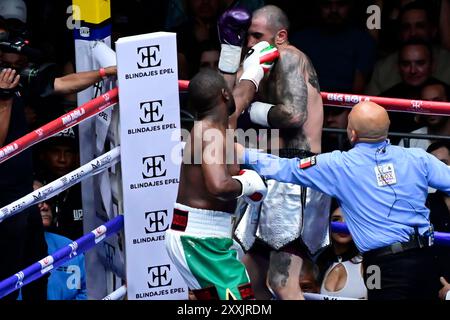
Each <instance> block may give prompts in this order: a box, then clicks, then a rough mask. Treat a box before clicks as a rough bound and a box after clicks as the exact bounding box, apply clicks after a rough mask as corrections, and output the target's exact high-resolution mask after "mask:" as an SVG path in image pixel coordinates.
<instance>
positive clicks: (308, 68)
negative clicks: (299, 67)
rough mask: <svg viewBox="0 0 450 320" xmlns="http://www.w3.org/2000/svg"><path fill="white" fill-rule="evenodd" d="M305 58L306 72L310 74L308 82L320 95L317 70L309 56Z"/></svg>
mask: <svg viewBox="0 0 450 320" xmlns="http://www.w3.org/2000/svg"><path fill="white" fill-rule="evenodd" d="M305 58H306V72H307V73H308V82H309V83H310V84H311V85H312V86H313V88H315V89H316V90H317V92H318V93H319V94H320V85H319V78H318V77H317V73H316V70H315V69H314V66H313V64H312V62H311V60H310V59H309V58H308V57H307V56H305Z"/></svg>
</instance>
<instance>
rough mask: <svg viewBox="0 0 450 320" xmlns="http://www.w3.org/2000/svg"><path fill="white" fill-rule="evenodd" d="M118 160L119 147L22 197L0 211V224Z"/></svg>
mask: <svg viewBox="0 0 450 320" xmlns="http://www.w3.org/2000/svg"><path fill="white" fill-rule="evenodd" d="M119 160H120V147H116V148H114V149H112V150H111V151H109V152H107V153H105V154H103V155H101V156H100V157H98V158H95V159H94V160H92V161H89V162H88V163H86V164H85V165H83V166H81V167H79V168H78V169H76V170H74V171H72V172H69V173H68V174H66V175H65V176H62V177H61V178H59V179H57V180H54V181H52V182H50V183H49V184H47V185H45V186H43V187H41V188H39V189H37V190H35V191H33V192H31V193H29V194H27V195H25V196H23V197H22V198H20V199H18V200H16V201H14V202H12V203H10V204H8V205H6V206H4V207H3V208H1V209H0V222H1V221H3V220H4V219H6V218H8V217H11V216H12V215H14V214H16V213H19V212H20V211H22V210H24V209H26V208H28V207H30V206H32V205H36V204H38V203H40V202H42V201H44V200H47V199H50V198H52V197H53V196H55V195H57V194H58V193H60V192H62V191H64V190H66V189H67V188H70V187H71V186H73V185H75V184H77V183H78V182H80V181H82V180H84V179H86V178H88V177H91V176H93V175H95V174H97V173H100V172H102V171H104V170H105V169H107V168H109V167H111V166H112V165H114V164H115V163H116V162H118V161H119Z"/></svg>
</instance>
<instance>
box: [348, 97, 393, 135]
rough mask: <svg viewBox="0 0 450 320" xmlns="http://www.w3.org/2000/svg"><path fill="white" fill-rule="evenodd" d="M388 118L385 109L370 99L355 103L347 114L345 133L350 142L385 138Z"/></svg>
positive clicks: (388, 123)
mask: <svg viewBox="0 0 450 320" xmlns="http://www.w3.org/2000/svg"><path fill="white" fill-rule="evenodd" d="M390 123H391V122H390V120H389V116H388V113H387V112H386V110H385V109H384V108H383V107H382V106H380V105H378V104H376V103H374V102H371V101H363V102H360V103H358V104H356V105H355V106H354V107H353V109H352V111H351V112H350V114H349V115H348V126H347V134H348V135H349V139H350V141H351V142H352V143H355V142H357V141H362V142H379V141H383V140H386V138H387V135H388V131H389V125H390Z"/></svg>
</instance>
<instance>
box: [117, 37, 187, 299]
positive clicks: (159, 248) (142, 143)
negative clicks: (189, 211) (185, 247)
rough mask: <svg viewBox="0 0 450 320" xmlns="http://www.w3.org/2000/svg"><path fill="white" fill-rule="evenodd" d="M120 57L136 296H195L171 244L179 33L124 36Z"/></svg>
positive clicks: (129, 249)
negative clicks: (168, 246) (168, 245)
mask: <svg viewBox="0 0 450 320" xmlns="http://www.w3.org/2000/svg"><path fill="white" fill-rule="evenodd" d="M116 52H117V66H118V81H119V84H120V90H119V101H121V108H120V110H119V112H120V141H121V167H122V189H123V205H124V215H125V250H126V270H127V291H128V299H129V300H150V299H158V300H166V299H187V288H186V285H185V283H184V281H183V280H182V278H181V276H180V275H179V273H178V271H177V270H176V268H175V266H174V265H173V264H172V263H171V261H170V259H169V257H168V255H167V252H166V249H165V244H164V233H165V231H166V230H167V229H168V228H169V226H170V223H171V221H172V211H173V204H174V202H175V200H176V196H177V191H178V179H179V173H180V164H181V156H180V155H181V147H180V145H181V144H180V134H181V132H180V105H179V104H180V102H179V91H178V71H177V49H176V38H175V33H167V32H156V33H150V34H143V35H137V36H132V37H126V38H121V39H119V40H118V41H117V42H116Z"/></svg>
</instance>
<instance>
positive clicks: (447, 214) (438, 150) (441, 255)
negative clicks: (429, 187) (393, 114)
mask: <svg viewBox="0 0 450 320" xmlns="http://www.w3.org/2000/svg"><path fill="white" fill-rule="evenodd" d="M427 152H429V153H431V154H432V155H434V156H435V157H436V158H438V159H439V160H441V161H442V162H443V163H445V164H446V165H449V164H450V142H449V141H448V140H440V141H438V142H434V143H432V144H431V145H430V146H429V147H428V149H427ZM427 207H428V208H429V209H430V221H431V223H432V224H433V226H434V229H435V230H437V231H439V232H447V233H450V196H448V195H447V194H445V193H443V192H442V191H439V190H436V191H435V192H431V193H429V194H428V197H427ZM433 253H434V259H435V260H434V261H435V263H434V264H435V266H436V267H437V271H438V272H439V273H438V274H439V276H443V277H444V278H446V279H450V248H449V247H448V246H435V247H434V248H433ZM433 283H435V284H436V286H438V279H437V278H436V279H434V281H433Z"/></svg>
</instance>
